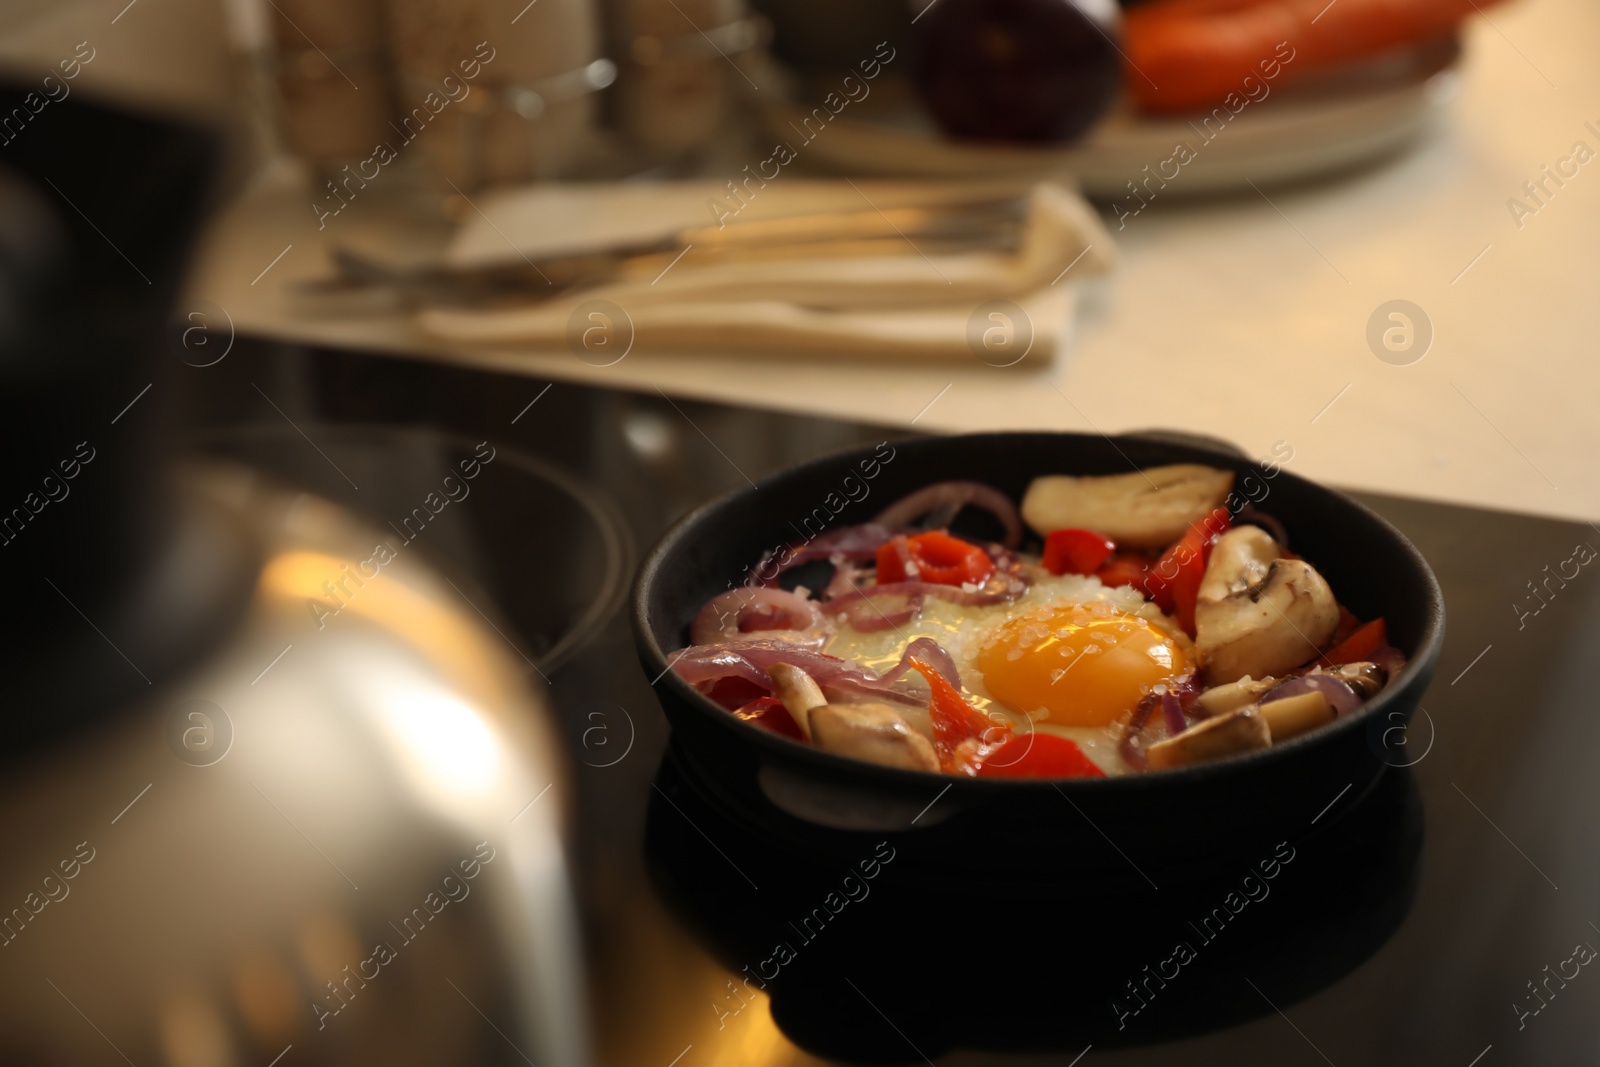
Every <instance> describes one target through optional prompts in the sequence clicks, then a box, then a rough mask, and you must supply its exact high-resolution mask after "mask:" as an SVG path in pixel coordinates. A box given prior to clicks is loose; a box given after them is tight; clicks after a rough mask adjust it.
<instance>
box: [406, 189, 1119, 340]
mask: <svg viewBox="0 0 1600 1067" xmlns="http://www.w3.org/2000/svg"><path fill="white" fill-rule="evenodd" d="M1008 191H1009V192H1016V193H1025V195H1026V217H1025V220H1024V222H1023V227H1022V232H1021V239H1020V242H1019V243H1018V246H1017V248H1016V250H1015V251H1012V252H998V251H963V252H955V253H942V254H939V253H931V252H930V253H928V254H923V253H922V252H921V251H920V250H919V249H918V248H917V247H916V239H915V238H910V239H903V238H898V237H892V238H887V239H879V240H872V241H861V242H858V243H857V245H856V246H854V247H851V248H850V249H848V250H847V251H849V252H850V253H851V254H839V255H827V256H818V255H816V254H815V252H813V253H810V254H806V255H784V254H778V255H774V256H773V257H772V258H759V259H755V260H742V261H739V262H725V261H723V260H722V259H721V257H719V256H717V255H715V254H712V253H708V252H704V251H703V252H702V255H701V256H700V257H698V258H699V262H697V257H696V255H695V251H696V250H695V248H694V247H693V246H690V247H689V249H688V251H687V252H685V253H684V254H683V255H682V256H681V258H679V259H677V260H675V261H673V262H671V263H670V265H668V266H666V267H665V268H664V269H663V267H662V265H661V264H660V263H659V262H656V260H657V259H659V258H660V257H654V258H652V259H646V260H641V261H640V263H639V264H638V269H623V270H621V271H619V272H618V274H617V275H616V276H615V277H613V278H610V279H608V280H606V281H605V282H604V283H603V284H599V285H594V286H589V287H586V288H582V289H572V290H569V291H564V292H561V293H558V294H557V295H555V296H553V297H551V298H549V299H547V300H544V301H542V302H539V303H535V304H529V305H526V306H521V307H513V308H496V309H493V310H489V309H471V310H463V309H455V308H450V309H445V308H430V309H427V310H424V311H422V312H420V313H419V315H418V321H419V324H420V326H421V327H422V329H423V330H424V331H426V332H428V333H430V334H433V335H435V336H438V337H441V338H446V339H449V340H452V341H458V342H467V343H474V344H492V345H508V344H510V345H527V346H532V347H540V348H552V347H570V346H571V345H572V344H573V343H574V341H575V338H577V337H579V336H581V335H582V328H583V325H584V323H583V321H581V320H583V319H584V317H585V311H584V309H585V307H586V306H587V307H589V308H592V307H595V306H597V305H595V303H594V302H595V301H605V302H607V303H609V304H612V305H615V306H616V308H619V309H621V311H622V312H623V314H624V315H625V316H626V319H627V320H628V325H627V327H626V329H628V330H629V331H630V333H629V336H630V340H631V346H632V348H633V350H635V351H640V352H648V351H651V350H677V351H683V350H691V351H696V352H729V353H737V354H745V355H759V354H764V353H786V354H802V355H840V356H851V355H853V356H866V357H872V356H897V357H927V358H968V359H970V358H972V357H973V355H974V338H975V337H981V336H982V333H983V330H984V329H986V328H987V325H988V322H989V318H988V315H989V311H990V310H991V309H984V310H983V311H981V312H980V308H981V307H982V305H985V304H987V303H989V302H991V301H1005V302H1009V303H1014V304H1016V305H1018V306H1019V307H1020V308H1021V309H1022V311H1023V312H1024V314H1025V315H1026V318H1027V323H1026V324H1025V325H1023V324H1018V323H1015V322H1011V321H1010V319H1009V318H1007V319H1006V320H1005V321H1004V322H1003V325H1004V326H1006V327H1007V328H1012V329H1026V330H1029V331H1031V337H1032V343H1031V348H1030V349H1029V352H1028V354H1029V355H1030V356H1033V357H1034V358H1035V359H1038V358H1040V357H1043V358H1044V359H1046V360H1048V359H1049V358H1050V357H1052V356H1053V355H1054V353H1055V351H1056V349H1057V348H1058V347H1059V345H1060V343H1061V341H1062V338H1064V337H1065V336H1066V334H1067V330H1068V327H1069V326H1070V322H1071V318H1072V310H1073V308H1072V305H1073V300H1072V283H1073V282H1074V281H1076V280H1078V279H1080V278H1083V277H1086V276H1089V275H1093V274H1097V273H1101V272H1104V271H1105V270H1107V269H1109V267H1110V266H1111V264H1112V262H1113V246H1112V243H1111V238H1110V235H1109V234H1108V233H1107V232H1106V230H1105V228H1104V227H1103V226H1102V225H1101V222H1100V219H1099V217H1098V216H1097V215H1096V214H1095V213H1094V211H1093V210H1092V209H1091V208H1090V207H1089V205H1088V204H1087V203H1085V202H1084V201H1083V199H1082V198H1081V197H1079V196H1078V195H1077V194H1076V193H1074V192H1072V191H1070V190H1068V189H1066V188H1065V187H1063V186H1061V185H1058V184H1054V183H1049V182H1043V183H1038V184H1035V185H1033V186H1032V187H1031V188H1027V187H1019V186H1018V185H1017V184H1016V183H1014V182H1012V183H995V182H989V183H973V182H920V183H910V182H866V181H863V182H851V181H848V180H845V181H808V180H798V179H796V180H790V181H785V182H773V183H770V184H769V186H767V187H765V188H761V189H759V190H757V191H756V192H755V195H754V196H753V197H750V198H749V199H748V200H746V201H745V202H744V203H743V205H742V206H740V201H738V200H735V199H734V198H733V196H732V195H731V194H730V193H729V191H728V189H727V187H726V186H717V185H715V184H713V183H709V182H652V183H643V182H627V183H616V184H610V185H602V184H589V185H547V186H539V187H534V188H530V189H520V190H512V191H507V192H503V193H500V194H497V195H495V196H493V197H491V198H487V199H486V200H485V201H484V202H483V203H481V204H480V207H481V208H482V212H481V214H475V215H474V216H473V218H472V219H470V220H469V221H468V222H467V223H465V224H464V225H463V227H462V229H461V230H460V232H459V233H458V234H457V235H456V238H455V240H454V241H453V243H452V245H451V246H450V249H449V251H448V253H447V257H446V261H447V263H448V265H449V266H451V267H457V268H471V267H488V266H499V265H503V264H507V263H516V262H520V261H521V260H522V259H524V258H526V259H529V260H536V259H539V258H541V257H551V256H557V255H567V254H574V253H580V252H585V251H591V250H597V249H601V248H605V247H609V246H615V245H639V244H645V243H648V242H651V241H660V240H666V239H669V238H671V237H672V235H674V234H677V233H679V232H680V231H683V230H685V229H688V228H692V227H703V226H707V225H711V224H714V223H715V222H717V221H718V220H719V219H720V221H721V222H722V224H723V225H724V226H725V227H727V228H729V229H733V228H735V227H739V226H741V225H748V224H750V223H752V222H756V221H770V220H772V219H778V218H788V217H794V216H801V215H808V214H813V213H824V212H831V213H839V212H860V211H863V210H873V209H877V210H890V209H895V208H903V207H930V206H939V205H942V204H960V203H970V202H971V201H972V200H973V199H974V198H975V197H977V196H985V195H987V196H993V195H995V194H997V193H1004V192H1008ZM730 207H738V210H737V212H736V213H731V214H730V210H729V209H730ZM840 248H841V249H844V246H840ZM975 315H976V316H977V317H978V319H979V320H980V321H979V323H978V325H977V327H976V329H975V327H974V317H975ZM612 317H614V315H613V316H612ZM1013 317H1014V316H1013ZM994 321H996V322H1001V320H999V319H997V320H994ZM574 322H577V324H578V325H577V328H576V330H575V328H574ZM607 324H608V325H611V326H615V325H616V324H612V323H610V322H609V320H607ZM617 328H619V329H620V328H623V327H620V326H618V327H617Z"/></svg>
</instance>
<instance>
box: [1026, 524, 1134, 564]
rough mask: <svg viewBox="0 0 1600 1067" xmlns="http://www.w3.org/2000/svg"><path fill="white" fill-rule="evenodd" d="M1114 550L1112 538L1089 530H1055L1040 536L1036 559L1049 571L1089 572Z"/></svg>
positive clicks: (1114, 544)
mask: <svg viewBox="0 0 1600 1067" xmlns="http://www.w3.org/2000/svg"><path fill="white" fill-rule="evenodd" d="M1116 550H1117V545H1116V542H1114V541H1112V540H1110V539H1109V538H1107V537H1105V536H1104V535H1103V534H1097V533H1095V532H1094V531H1093V530H1082V529H1069V530H1056V531H1054V532H1052V533H1051V534H1050V536H1049V537H1046V538H1045V539H1044V558H1043V559H1042V560H1041V561H1040V562H1042V563H1043V564H1044V569H1045V570H1047V571H1049V572H1050V573H1051V574H1093V573H1094V572H1095V571H1097V570H1099V569H1100V565H1101V564H1102V563H1104V562H1105V561H1106V560H1107V559H1108V558H1109V557H1110V556H1111V553H1113V552H1115V551H1116Z"/></svg>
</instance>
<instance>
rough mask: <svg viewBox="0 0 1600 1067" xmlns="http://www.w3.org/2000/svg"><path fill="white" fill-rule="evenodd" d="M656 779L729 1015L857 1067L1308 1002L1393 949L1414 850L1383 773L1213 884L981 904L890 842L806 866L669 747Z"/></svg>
mask: <svg viewBox="0 0 1600 1067" xmlns="http://www.w3.org/2000/svg"><path fill="white" fill-rule="evenodd" d="M656 784H657V786H658V788H659V789H660V793H659V794H658V797H660V796H664V797H666V798H668V799H669V800H670V801H671V804H667V803H663V802H662V801H661V800H660V799H655V800H654V802H653V804H652V807H651V810H650V813H649V821H648V828H647V832H646V839H645V848H646V856H647V860H648V863H649V866H650V870H651V872H652V875H653V876H654V878H655V881H656V884H657V886H658V887H659V888H660V889H661V890H662V892H663V893H664V895H665V896H666V897H667V898H668V900H669V902H670V904H671V905H672V906H673V908H674V910H675V911H676V912H677V913H678V914H679V915H680V916H682V917H683V918H685V919H686V920H687V921H688V922H689V923H690V924H691V925H692V926H693V927H694V928H695V929H696V930H697V931H698V932H699V933H700V934H701V936H702V937H703V938H704V939H705V940H707V941H708V942H709V943H710V945H711V947H712V949H713V951H714V952H716V954H717V955H718V957H719V958H720V959H721V960H722V961H723V962H724V963H725V964H726V965H727V966H728V967H729V969H730V970H731V971H732V972H734V974H733V983H732V984H731V985H730V986H729V987H728V993H727V999H728V1009H729V1010H730V1011H738V1010H739V1009H740V1007H741V1001H740V999H739V998H740V996H741V995H742V996H743V997H744V998H746V999H754V996H753V992H752V991H764V992H765V993H766V994H767V995H768V996H770V997H771V998H772V1001H771V1008H772V1014H773V1018H774V1019H775V1021H776V1022H777V1024H778V1026H779V1027H780V1028H781V1029H782V1030H783V1032H784V1033H785V1034H786V1035H787V1036H788V1037H789V1038H790V1039H791V1040H793V1041H794V1042H795V1043H796V1044H798V1045H800V1046H801V1047H802V1048H805V1049H806V1050H808V1051H810V1052H813V1053H815V1054H817V1055H822V1056H829V1057H836V1058H839V1059H844V1060H851V1061H856V1062H910V1061H916V1060H919V1059H923V1058H925V1057H930V1056H936V1055H938V1054H940V1053H942V1052H944V1051H947V1050H949V1049H952V1048H957V1047H965V1048H978V1049H994V1050H1013V1051H1033V1052H1067V1053H1076V1052H1078V1051H1080V1050H1082V1049H1083V1048H1084V1046H1085V1045H1087V1044H1089V1043H1091V1042H1092V1043H1093V1044H1094V1045H1095V1046H1096V1047H1097V1048H1107V1047H1118V1046H1122V1047H1131V1046H1136V1045H1144V1044H1150V1043H1153V1042H1158V1041H1166V1040H1172V1039H1176V1038H1181V1037H1188V1036H1195V1035H1199V1034H1203V1033H1206V1032H1209V1031H1214V1030H1220V1029H1223V1028H1225V1027H1228V1026H1233V1025H1237V1024H1240V1023H1243V1022H1246V1021H1248V1020H1250V1019H1253V1018H1256V1017H1258V1016H1261V1015H1264V1014H1267V1013H1269V1012H1271V1011H1272V1008H1271V1007H1270V1006H1269V1005H1268V1002H1267V999H1266V998H1267V997H1270V998H1271V1001H1272V1003H1273V1004H1276V1005H1277V1006H1278V1007H1280V1008H1281V1007H1285V1006H1287V1005H1289V1004H1292V1003H1295V1002H1296V1001H1299V1000H1302V999H1304V998H1306V997H1309V996H1311V995H1312V994H1314V993H1316V992H1318V991H1320V990H1322V989H1324V988H1326V987H1327V986H1329V985H1331V984H1333V983H1334V982H1335V981H1337V980H1338V979H1340V978H1342V977H1343V976H1345V975H1346V974H1348V973H1350V972H1351V971H1353V970H1354V969H1355V968H1356V967H1358V966H1360V965H1361V964H1362V963H1363V962H1364V961H1365V960H1366V959H1367V958H1368V957H1370V956H1371V955H1372V954H1373V953H1374V952H1376V951H1377V950H1378V949H1379V948H1380V947H1381V946H1382V945H1383V944H1384V943H1385V942H1386V941H1387V940H1388V939H1389V937H1390V936H1391V935H1392V934H1393V933H1394V931H1395V930H1396V929H1397V928H1398V927H1399V925H1400V923H1401V921H1402V920H1403V919H1404V918H1405V916H1406V914H1407V912H1408V911H1409V909H1410V906H1411V902H1412V900H1413V898H1414V896H1415V893H1416V888H1417V879H1418V874H1419V860H1420V856H1421V846H1422V832H1423V831H1422V825H1423V820H1422V805H1421V800H1420V797H1419V795H1418V793H1417V789H1416V784H1415V782H1414V780H1413V778H1412V776H1411V774H1410V773H1409V772H1408V771H1405V770H1391V771H1389V772H1387V773H1386V774H1384V775H1383V776H1382V777H1381V778H1380V779H1379V781H1378V783H1377V784H1376V786H1375V787H1374V788H1373V789H1372V790H1371V791H1370V792H1369V793H1368V794H1367V795H1366V796H1365V797H1363V798H1361V799H1360V800H1359V801H1356V802H1350V801H1347V802H1346V803H1347V804H1348V807H1347V808H1346V809H1345V810H1344V811H1343V812H1341V811H1340V810H1339V809H1338V808H1337V807H1336V808H1335V809H1334V810H1333V811H1331V812H1329V813H1328V814H1327V816H1326V817H1325V818H1322V819H1320V820H1319V821H1320V822H1321V825H1318V826H1314V827H1313V828H1312V832H1310V833H1308V834H1306V835H1303V836H1302V837H1300V838H1297V839H1295V840H1292V841H1288V842H1285V843H1284V844H1282V845H1280V846H1278V847H1277V848H1275V849H1274V848H1268V849H1267V850H1266V851H1264V852H1263V854H1262V855H1261V856H1260V857H1259V858H1258V859H1257V860H1255V861H1254V862H1247V863H1243V864H1241V865H1240V866H1239V868H1238V870H1237V871H1236V872H1234V873H1233V874H1231V875H1228V876H1212V877H1207V878H1206V879H1204V880H1198V881H1189V882H1185V883H1181V884H1180V883H1178V882H1173V881H1163V883H1162V884H1161V885H1160V887H1159V889H1157V888H1152V887H1149V886H1146V887H1145V888H1144V889H1143V890H1142V891H1136V892H1130V891H1128V890H1126V889H1125V888H1123V889H1120V890H1118V891H1117V892H1115V893H1107V892H1106V891H1105V890H1104V889H1100V890H1095V889H1094V888H1092V887H1090V888H1088V889H1085V888H1084V887H1082V886H1075V885H1074V884H1072V883H1070V882H1065V881H1049V880H1044V879H1039V880H1030V881H1026V882H1018V883H1016V884H1012V885H1006V886H1004V887H997V886H991V887H987V888H986V889H985V890H983V891H975V890H974V887H973V886H971V885H963V886H961V887H959V888H957V887H952V886H950V885H949V883H948V882H941V883H938V884H934V883H931V882H930V881H929V880H927V879H926V878H924V877H922V876H919V874H918V873H917V872H916V871H915V870H914V869H913V868H912V866H911V865H909V864H902V865H900V866H899V867H897V866H896V863H895V860H896V859H897V858H898V856H897V854H896V853H895V851H894V849H893V848H892V847H890V846H888V845H884V846H881V847H874V846H871V845H869V846H867V847H866V848H865V849H864V850H863V854H862V856H861V857H860V859H859V860H858V861H857V862H856V863H854V864H852V865H845V864H840V865H838V866H823V865H817V864H814V863H809V862H807V861H804V860H801V859H799V858H797V857H796V856H795V854H794V853H792V852H791V851H786V850H784V849H783V848H782V847H781V846H774V845H772V844H771V843H769V842H768V841H766V840H764V839H763V838H761V837H758V836H756V835H754V834H752V833H750V832H748V831H746V830H741V829H740V828H739V827H738V824H737V822H736V821H734V820H732V819H730V818H729V817H728V815H727V814H725V813H723V812H722V811H721V810H720V809H718V808H717V807H715V806H713V805H712V804H711V803H709V802H708V801H707V799H706V796H705V794H703V793H702V792H701V791H700V788H701V787H700V785H699V783H696V782H695V781H694V780H693V779H692V778H690V777H689V776H687V775H686V774H685V773H684V771H683V769H682V765H681V764H680V762H679V759H678V756H677V753H676V751H675V750H669V752H668V754H667V757H666V759H665V760H664V761H663V763H662V766H661V770H660V772H659V774H658V776H657V780H656ZM691 824H692V825H691ZM1039 847H1041V848H1048V847H1050V843H1049V842H1047V841H1040V842H1039ZM757 887H759V888H757ZM1252 985H1253V986H1254V987H1255V988H1252Z"/></svg>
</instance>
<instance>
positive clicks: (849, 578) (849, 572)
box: [822, 552, 868, 600]
mask: <svg viewBox="0 0 1600 1067" xmlns="http://www.w3.org/2000/svg"><path fill="white" fill-rule="evenodd" d="M828 562H829V563H832V564H833V577H832V578H830V579H828V585H827V587H826V588H824V589H823V590H822V599H823V600H832V599H833V598H834V597H840V596H845V595H847V594H849V593H854V592H855V591H856V588H857V586H856V582H857V581H858V580H859V579H860V578H861V577H862V576H863V575H865V574H867V573H868V572H867V570H866V569H865V568H863V567H857V566H856V565H855V563H853V562H852V561H851V560H850V557H849V556H846V555H845V554H844V553H843V552H835V553H834V554H833V555H831V556H829V557H828Z"/></svg>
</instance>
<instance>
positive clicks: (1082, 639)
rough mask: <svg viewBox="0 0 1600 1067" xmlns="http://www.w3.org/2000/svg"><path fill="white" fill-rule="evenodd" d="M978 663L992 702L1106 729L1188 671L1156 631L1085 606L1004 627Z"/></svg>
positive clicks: (1173, 646)
mask: <svg viewBox="0 0 1600 1067" xmlns="http://www.w3.org/2000/svg"><path fill="white" fill-rule="evenodd" d="M975 663H976V664H977V667H978V670H979V672H980V673H982V675H983V684H984V686H985V687H986V688H987V689H988V690H989V694H990V696H992V697H994V699H995V700H997V701H999V702H1000V703H1001V704H1004V705H1006V706H1007V707H1008V708H1010V709H1012V710H1013V711H1017V712H1022V713H1025V714H1033V715H1034V717H1035V718H1039V719H1040V721H1043V722H1051V723H1056V724H1058V725H1062V726H1105V725H1106V724H1108V723H1110V722H1112V721H1113V720H1115V719H1116V717H1117V716H1119V715H1122V714H1124V713H1125V712H1128V711H1131V710H1132V709H1133V707H1134V705H1136V704H1138V703H1139V700H1140V698H1141V697H1143V696H1144V695H1145V694H1146V693H1148V692H1150V690H1151V689H1152V687H1154V686H1156V685H1160V684H1162V683H1164V682H1168V681H1171V680H1172V679H1173V678H1175V677H1177V676H1178V675H1180V674H1182V673H1183V672H1184V670H1185V669H1187V667H1188V665H1189V664H1188V660H1187V658H1186V657H1185V656H1184V653H1183V650H1182V649H1181V648H1180V647H1179V646H1178V645H1177V643H1176V642H1175V641H1174V640H1173V639H1172V638H1171V637H1169V636H1168V635H1167V634H1166V633H1164V632H1163V631H1162V630H1161V629H1160V628H1159V627H1157V626H1155V625H1154V624H1152V623H1150V622H1148V621H1146V620H1145V619H1142V618H1140V617H1138V616H1137V615H1128V614H1125V613H1123V612H1120V611H1115V610H1113V609H1110V608H1100V607H1094V606H1090V605H1071V606H1067V607H1057V608H1046V609H1043V610H1040V611H1034V612H1030V613H1028V614H1027V615H1022V616H1019V617H1017V618H1015V619H1011V620H1010V621H1008V622H1005V623H1002V624H1001V625H1000V626H997V627H995V629H994V630H992V631H991V632H990V633H989V635H988V637H987V638H986V639H985V640H984V641H983V643H982V646H981V647H980V648H979V650H978V654H977V657H976V659H975ZM1040 711H1043V712H1044V714H1043V716H1042V718H1041V717H1040V716H1039V715H1038V714H1037V713H1038V712H1040Z"/></svg>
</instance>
